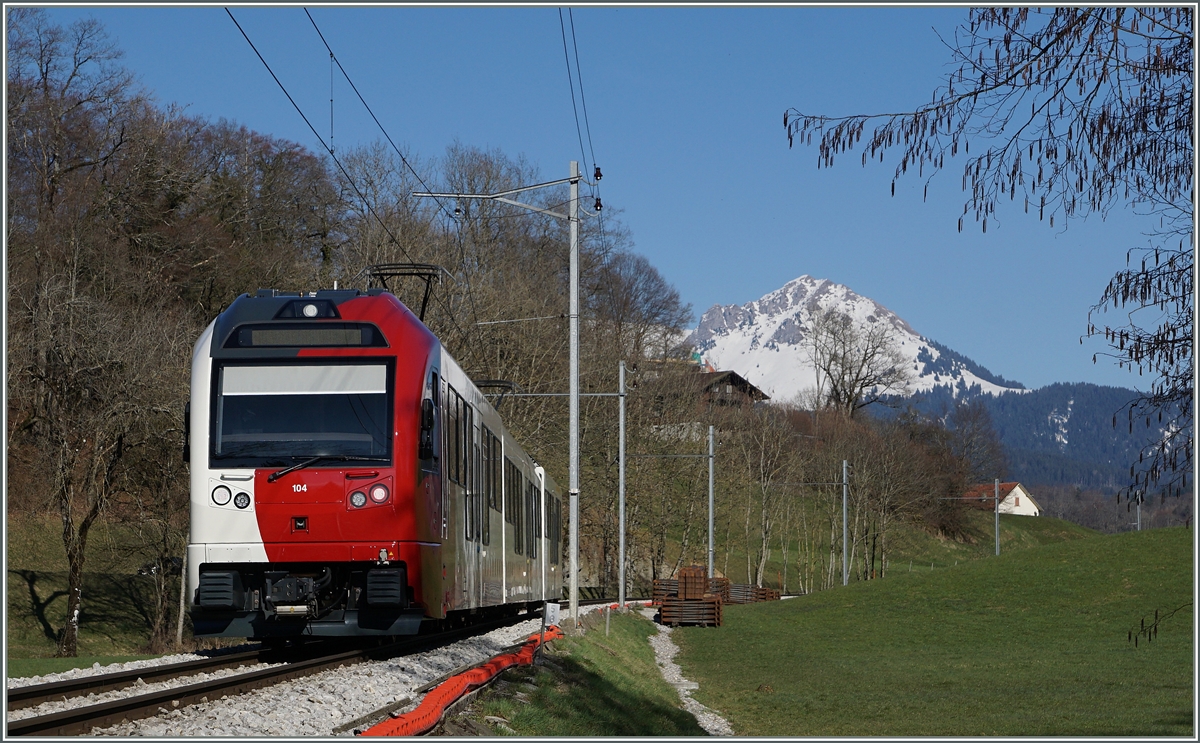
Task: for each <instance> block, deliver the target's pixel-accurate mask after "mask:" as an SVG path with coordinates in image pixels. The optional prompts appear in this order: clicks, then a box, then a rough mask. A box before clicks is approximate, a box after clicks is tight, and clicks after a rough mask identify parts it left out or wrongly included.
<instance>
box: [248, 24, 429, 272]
mask: <svg viewBox="0 0 1200 743" xmlns="http://www.w3.org/2000/svg"><path fill="white" fill-rule="evenodd" d="M225 12H226V13H228V14H229V20H231V21H233V25H235V26H237V30H238V31H240V32H241V34H242V38H244V39H245V40H246V43H247V44H249V45H250V48H251V49H252V50H254V53H255V54H256V55H257V56H258V59H259V61H260V62H262V63H263V67H266V68H267V72H268V73H270V75H271V78H272V79H273V80H275V84H276V85H278V86H279V89H280V90H282V91H283V94H284V95H285V96H287V99H288V102H289V103H291V104H292V107H293V108H295V109H296V113H298V114H300V118H301V119H304V123H305V124H307V125H308V128H309V130H310V131H312V133H313V136H314V137H316V138H317V141H318V142H320V143H321V146H322V147H324V148H325V151H326V152H328V153H329V156H330V157H331V158H332V159H333V162H334V163H335V164H336V165H337V166H338V170H340V171H341V172H342V175H343V176H345V178H346V182H347V183H349V184H350V187H351V188H353V189H354V192H355V193H356V194H358V197H359V198H360V199H362V202H363V204H364V205H365V206H366V207H367V211H369V212H370V213H371V216H373V217H375V221H377V222H379V226H380V227H382V228H383V231H384V232H386V233H387V235H388V237H390V238H391V239H392V242H394V243H395V244H396V247H398V248H400V251H401V252H402V253H404V256H405V257H406V258H408V260H409V261H410V262H413V260H412V256H410V255H409V254H408V251H407V250H405V249H404V246H403V245H401V244H400V241H399V240H397V239H396V236H395V235H393V234H392V231H391V230H389V229H388V226H387V224H385V223H384V221H383V219H382V218H381V217H380V216H379V214H378V213H377V212H376V211H375V209H374V207H372V206H371V202H370V201H369V200H368V199H367V197H366V196H365V195H364V194H363V192H362V191H360V190H359V188H358V184H356V183H355V182H354V179H353V178H351V177H350V173H348V172H347V171H346V168H345V167H344V166H343V165H342V163H341V161H340V160H338V159H337V155H335V154H334V153H333V150H332V149H331V148H330V147H329V145H327V144H326V143H325V140H324V138H322V137H321V135H320V134H319V133H318V132H317V129H316V127H314V126H313V125H312V122H310V121H309V120H308V117H307V116H305V115H304V111H303V110H301V108H300V106H299V105H297V103H296V101H295V99H293V98H292V94H291V93H289V92H288V90H287V87H285V86H284V84H283V83H282V82H281V81H280V80H279V77H278V76H277V75H276V74H275V71H274V70H272V69H271V65H269V64H267V60H266V59H264V58H263V55H262V53H261V52H259V51H258V47H256V46H254V42H253V41H251V40H250V36H249V35H248V34H247V33H246V31H245V29H243V28H242V24H240V23H238V21H237V18H234V17H233V13H232V12H230V10H229V8H225Z"/></svg>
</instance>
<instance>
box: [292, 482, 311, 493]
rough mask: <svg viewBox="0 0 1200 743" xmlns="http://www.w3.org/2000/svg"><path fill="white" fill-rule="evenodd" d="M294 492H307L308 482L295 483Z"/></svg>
mask: <svg viewBox="0 0 1200 743" xmlns="http://www.w3.org/2000/svg"><path fill="white" fill-rule="evenodd" d="M292 492H293V493H307V492H308V484H307V483H305V484H303V485H293V486H292Z"/></svg>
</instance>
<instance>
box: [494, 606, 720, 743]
mask: <svg viewBox="0 0 1200 743" xmlns="http://www.w3.org/2000/svg"><path fill="white" fill-rule="evenodd" d="M583 621H584V625H585V627H587V629H588V631H587V633H586V634H585V635H583V636H581V637H580V636H570V637H564V638H562V639H560V640H555V641H554V643H553V645H552V647H551V650H550V654H549V656H548V660H549V663H548V664H546V665H542V666H539V667H538V668H537V669H536V670H535V669H533V668H530V667H524V668H520V667H518V668H514V669H510V670H508V671H505V673H504V677H503V679H504V681H505V682H506V683H505V684H503V685H497V686H493V687H489V688H488V689H486V690H485V691H483V692H482V693H481V694H480V697H479V699H478V701H477V702H476V703H475V704H473V705H472V710H471V716H472V718H473V719H476V721H477V722H480V723H485V722H486V717H487V716H492V717H501V718H504V719H505V720H507V721H508V723H507V727H508V728H509V730H511V731H512V732H509V730H504V729H503V728H497V729H495V732H496V733H497V734H507V735H512V734H514V733H515V734H517V735H522V736H556V737H570V738H577V737H582V736H591V735H605V736H639V737H641V736H684V735H688V736H691V735H704V734H705V732H704V730H703V728H701V727H700V725H699V724H698V723H697V722H696V718H694V717H692V715H691V714H689V713H688V712H686V711H684V710H683V709H681V707H680V702H679V693H678V692H677V691H675V689H674V688H673V687H671V686H669V685H668V684H667V683H666V682H665V681H664V680H663V678H662V674H661V673H660V672H659V670H658V666H657V665H656V663H655V660H654V651H653V650H652V649H651V647H650V643H649V642H648V640H647V638H648V637H649V636H650V635H651V634H653V633H655V632H656V631H657V629H656V628H655V626H654V625H653V624H652V623H651V622H650V621H648V620H647V619H645V618H644V617H641V616H638V615H636V614H629V615H621V614H616V613H614V614H613V615H612V617H611V625H610V634H608V635H607V636H606V635H605V634H604V617H603V614H601V613H590V614H585V615H584V616H583ZM518 693H519V694H521V695H522V696H521V697H518V696H516V695H517V694H518ZM522 697H523V698H522Z"/></svg>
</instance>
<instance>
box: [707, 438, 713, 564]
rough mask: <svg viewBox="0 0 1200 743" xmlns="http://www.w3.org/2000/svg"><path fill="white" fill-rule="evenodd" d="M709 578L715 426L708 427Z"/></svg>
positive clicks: (711, 552) (711, 557)
mask: <svg viewBox="0 0 1200 743" xmlns="http://www.w3.org/2000/svg"><path fill="white" fill-rule="evenodd" d="M708 578H709V580H712V578H713V427H712V426H709V427H708Z"/></svg>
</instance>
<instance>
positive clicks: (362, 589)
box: [188, 291, 442, 638]
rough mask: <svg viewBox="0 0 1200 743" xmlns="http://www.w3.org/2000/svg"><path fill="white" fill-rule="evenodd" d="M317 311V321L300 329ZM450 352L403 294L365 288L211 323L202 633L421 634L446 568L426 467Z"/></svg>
mask: <svg viewBox="0 0 1200 743" xmlns="http://www.w3.org/2000/svg"><path fill="white" fill-rule="evenodd" d="M292 305H295V309H294V310H293V309H292ZM309 305H317V306H318V307H319V311H318V312H317V313H316V314H317V316H318V319H316V320H314V321H311V322H298V321H296V320H295V319H293V318H296V317H301V316H302V313H303V311H304V308H305V307H306V306H309ZM281 317H282V318H283V319H284V320H285V321H286V322H284V321H281ZM324 318H334V319H336V320H338V322H332V321H330V320H327V319H324ZM349 321H355V322H349ZM436 348H437V345H436V339H434V338H433V337H432V335H431V334H430V333H429V332H428V330H427V329H426V328H425V327H424V325H422V324H421V323H420V322H419V321H417V320H416V318H415V317H413V316H412V314H411V313H410V312H409V311H408V310H407V308H404V307H403V305H402V304H400V303H399V301H397V300H396V299H395V298H394V297H391V295H382V296H379V295H375V296H367V295H363V294H361V293H359V292H354V291H351V292H318V293H317V294H316V295H305V296H300V295H281V294H278V293H276V292H271V293H269V294H264V293H261V292H260V295H259V296H258V297H253V298H252V297H248V296H245V295H244V296H243V297H241V298H239V300H238V301H237V302H235V303H234V305H232V306H231V307H230V308H229V310H227V311H226V312H225V313H222V315H221V316H220V317H218V318H217V320H215V321H214V323H213V324H212V325H210V326H209V328H208V329H207V330H206V331H205V333H204V334H203V335H202V337H201V338H200V340H199V341H198V342H197V344H196V349H195V353H194V356H193V371H192V389H191V395H192V396H191V401H190V406H189V409H190V422H189V429H190V439H191V442H192V446H191V447H190V449H191V450H190V459H189V461H190V465H191V480H192V482H191V485H192V487H191V493H192V494H191V536H190V541H189V546H188V566H189V571H188V573H189V575H188V584H189V593H190V595H191V598H192V606H191V609H192V620H193V627H194V633H195V635H196V636H231V637H257V638H266V637H289V636H300V635H313V636H359V635H397V634H411V633H415V632H416V631H417V630H418V629H419V627H420V626H421V622H422V619H423V618H424V617H425V615H426V611H425V605H426V604H427V603H429V602H428V599H427V597H426V596H425V595H424V594H425V592H426V591H425V590H424V587H423V586H422V585H421V581H420V565H421V564H422V561H423V560H429V559H431V558H432V559H433V560H435V561H437V560H440V555H438V554H437V552H438V549H437V548H438V546H439V545H440V536H441V534H440V531H441V528H440V523H439V522H440V520H441V513H440V512H439V511H440V503H441V500H442V494H441V492H440V481H439V478H438V477H437V475H436V470H437V467H436V461H435V454H434V452H427V453H428V454H429V455H430V456H428V457H426V458H425V459H423V460H422V459H420V458H419V441H420V440H421V439H422V437H423V436H424V437H425V438H426V439H428V438H430V437H431V436H432V435H433V434H434V432H433V431H429V430H425V426H426V423H427V421H426V420H425V418H426V416H424V415H423V412H424V408H425V407H427V406H426V405H425V404H424V403H423V401H424V400H425V399H428V398H429V397H431V395H432V392H431V390H430V389H429V385H428V383H427V380H428V379H430V373H431V371H432V364H433V363H434V362H435V360H436V353H435V350H436ZM430 551H432V553H433V554H432V555H428V554H425V553H428V552H430ZM433 603H434V605H435V606H436V605H437V602H436V601H435V602H433Z"/></svg>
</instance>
